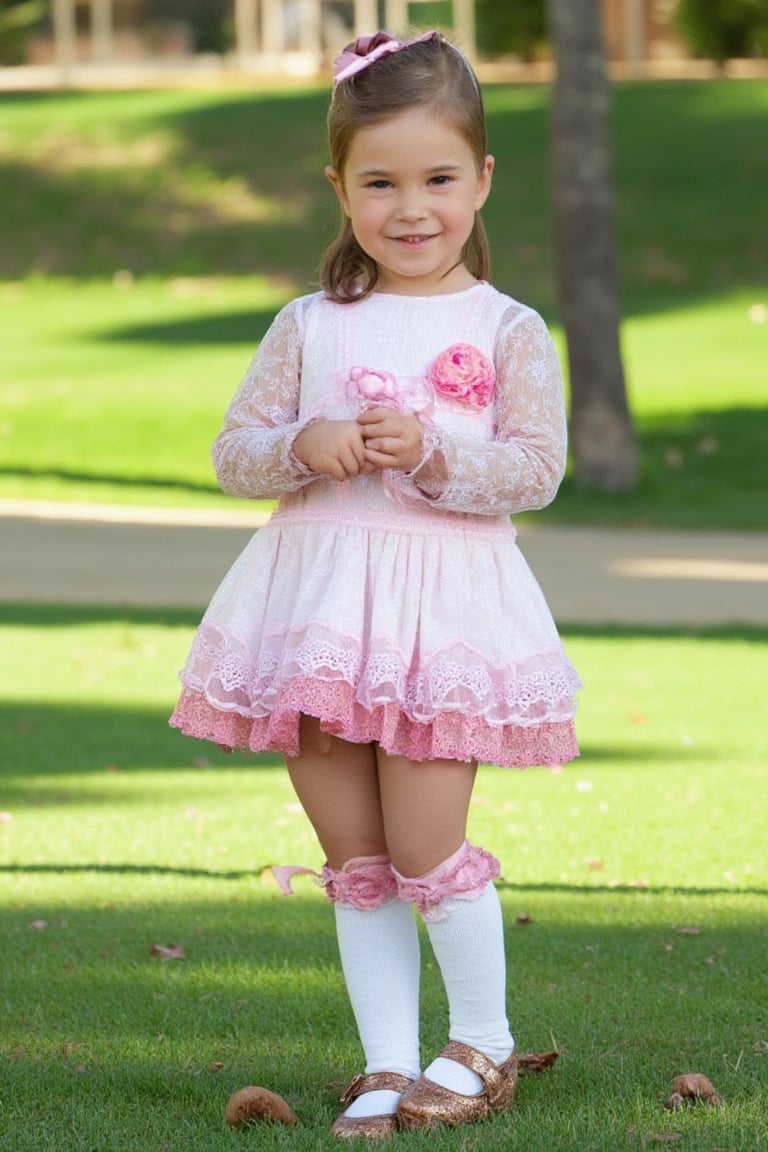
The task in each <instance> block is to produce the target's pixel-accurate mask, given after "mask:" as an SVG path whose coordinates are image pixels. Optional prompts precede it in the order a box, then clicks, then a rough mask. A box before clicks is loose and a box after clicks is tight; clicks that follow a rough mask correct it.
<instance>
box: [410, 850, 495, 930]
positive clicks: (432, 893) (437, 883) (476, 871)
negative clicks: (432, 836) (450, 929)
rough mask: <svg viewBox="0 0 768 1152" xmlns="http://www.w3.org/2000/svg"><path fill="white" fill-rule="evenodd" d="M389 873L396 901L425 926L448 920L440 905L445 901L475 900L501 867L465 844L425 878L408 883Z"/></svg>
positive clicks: (442, 906)
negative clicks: (406, 905)
mask: <svg viewBox="0 0 768 1152" xmlns="http://www.w3.org/2000/svg"><path fill="white" fill-rule="evenodd" d="M392 872H393V874H394V877H395V879H396V880H397V889H398V894H399V896H400V899H401V900H408V901H409V902H410V903H411V904H414V905H415V906H416V908H418V910H419V912H420V913H421V916H422V919H423V920H425V921H426V922H427V923H430V922H431V923H434V922H436V921H438V920H447V919H448V917H449V915H450V913H449V912H447V911H446V909H445V907H444V905H443V901H444V900H445V899H446V898H447V897H451V898H452V899H455V900H456V899H458V900H478V899H479V898H480V896H482V894H483V892H484V891H485V889H486V887H487V886H488V883H489V882H490V881H491V880H495V879H496V878H497V877H498V876H500V875H501V865H500V864H499V861H498V860H497V859H496V857H495V856H492V855H491V853H490V852H486V850H485V848H478V847H477V845H475V844H470V842H469V841H468V840H465V841H464V843H463V844H462V846H461V848H459V850H458V852H454V854H453V856H449V857H448V859H447V860H444V861H443V863H442V864H438V866H437V868H434V869H433V870H432V871H431V872H427V873H426V875H425V876H417V877H416V878H415V879H413V880H411V879H409V878H408V877H406V876H401V875H400V873H399V872H397V871H395V869H394V868H393V869H392Z"/></svg>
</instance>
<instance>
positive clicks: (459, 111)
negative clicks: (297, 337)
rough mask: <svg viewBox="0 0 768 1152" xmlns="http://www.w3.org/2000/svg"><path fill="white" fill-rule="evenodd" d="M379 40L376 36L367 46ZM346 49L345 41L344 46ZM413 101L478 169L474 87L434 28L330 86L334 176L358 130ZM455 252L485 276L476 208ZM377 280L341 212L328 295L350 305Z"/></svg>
mask: <svg viewBox="0 0 768 1152" xmlns="http://www.w3.org/2000/svg"><path fill="white" fill-rule="evenodd" d="M382 39H383V37H382ZM377 41H378V36H377V37H375V38H374V39H373V40H372V41H371V44H370V45H369V48H370V47H371V46H375V45H376V43H377ZM352 49H353V45H350V46H349V48H348V49H347V51H349V50H352ZM416 106H421V107H425V106H427V107H429V108H430V110H431V111H433V112H434V113H435V115H436V116H438V117H439V118H440V119H441V120H444V121H445V122H446V123H448V124H450V126H451V127H452V128H453V129H454V130H455V131H456V132H458V134H459V135H460V136H461V137H462V138H463V139H464V140H465V141H466V143H467V144H468V145H469V147H470V149H471V151H472V155H473V156H474V159H475V163H476V165H477V170H478V172H481V171H482V169H483V165H484V163H485V157H486V153H487V151H488V146H487V139H486V131H485V112H484V109H483V98H482V96H481V94H480V88H479V85H478V83H477V80H476V78H475V75H474V73H473V72H472V69H471V68H470V66H469V64H468V62H467V61H466V59H465V58H464V56H462V54H461V52H459V50H458V49H457V48H455V47H454V46H453V45H452V44H451V43H450V42H449V41H448V40H446V39H445V37H444V36H442V35H441V34H440V33H439V32H436V33H435V34H434V36H433V37H432V38H431V39H429V40H423V41H421V42H417V43H413V44H409V45H408V47H407V48H404V49H403V50H402V51H400V52H393V53H391V54H390V55H388V56H383V57H382V58H381V59H379V60H377V61H375V63H373V64H371V65H370V66H369V67H368V68H365V69H363V70H362V71H360V72H358V73H357V74H356V75H355V76H353V77H351V78H350V79H348V80H344V81H343V82H342V83H341V84H339V85H338V86H337V87H336V88H335V90H334V93H333V97H332V99H331V105H330V108H329V110H328V142H329V145H330V152H331V164H332V165H333V167H334V168H335V169H336V171H337V172H338V174H339V176H340V177H341V178H342V179H343V176H344V166H345V164H346V161H347V156H348V154H349V149H350V146H351V144H352V140H353V138H354V136H355V133H356V132H358V131H359V130H360V129H361V128H367V127H368V126H369V125H371V124H378V123H381V122H382V121H384V120H388V119H389V118H390V117H392V116H397V115H398V114H399V113H401V112H406V111H408V110H409V109H411V108H414V107H416ZM461 258H462V261H463V263H464V264H466V266H467V268H468V269H469V271H470V272H471V273H472V275H473V276H476V277H477V278H478V279H479V280H488V279H489V277H490V263H491V262H490V255H489V252H488V240H487V237H486V234H485V227H484V226H483V222H482V220H481V218H480V214H479V213H477V212H476V213H475V222H474V225H473V227H472V232H471V234H470V236H469V238H468V240H467V242H466V244H465V245H464V249H463V251H462V254H461ZM377 279H378V268H377V267H376V263H375V261H374V260H372V259H371V257H370V256H369V255H368V254H367V253H366V252H364V251H363V249H362V248H361V247H360V245H359V244H358V242H357V240H356V239H355V236H354V233H353V231H352V225H351V224H350V221H349V218H348V217H347V216H346V215H345V214H344V213H343V212H342V222H341V228H340V230H339V234H338V236H337V237H336V239H335V240H334V241H333V243H332V244H331V245H330V247H329V248H328V249H327V251H326V253H325V255H324V256H323V259H322V263H321V265H320V286H321V288H323V289H324V290H325V292H326V294H327V295H328V296H329V297H330V299H331V300H334V301H336V302H337V303H339V304H350V303H352V302H353V301H355V300H361V299H362V298H363V297H365V296H367V295H369V293H371V292H372V291H373V289H374V288H375V286H376V281H377Z"/></svg>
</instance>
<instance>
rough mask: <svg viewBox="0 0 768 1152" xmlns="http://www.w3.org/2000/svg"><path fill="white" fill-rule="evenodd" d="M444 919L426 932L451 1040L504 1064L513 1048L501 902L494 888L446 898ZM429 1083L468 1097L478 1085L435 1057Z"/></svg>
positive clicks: (472, 1077)
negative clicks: (445, 1004) (442, 987)
mask: <svg viewBox="0 0 768 1152" xmlns="http://www.w3.org/2000/svg"><path fill="white" fill-rule="evenodd" d="M440 908H441V910H442V911H443V912H446V913H447V916H446V918H445V919H442V920H433V921H431V922H428V923H427V932H428V934H429V939H430V943H431V944H432V949H433V951H434V953H435V957H436V959H437V962H438V964H439V966H440V972H441V974H442V977H443V982H444V984H445V990H446V994H447V996H448V1008H449V1014H450V1030H449V1033H448V1035H449V1038H450V1039H451V1040H460V1041H461V1042H462V1043H463V1044H469V1045H470V1046H471V1047H472V1048H477V1049H478V1050H479V1051H480V1052H482V1053H484V1055H486V1056H487V1057H488V1058H489V1059H490V1060H493V1062H494V1063H495V1064H503V1063H504V1061H505V1060H507V1059H508V1058H509V1056H510V1055H511V1052H512V1049H513V1048H514V1046H515V1042H514V1040H513V1039H512V1036H511V1034H510V1031H509V1023H508V1021H507V1011H506V959H505V955H504V930H503V924H502V917H501V904H500V902H499V896H498V893H497V891H496V889H495V888H494V886H493V884H492V883H490V882H489V883H488V885H487V887H486V888H485V890H484V892H483V894H482V895H481V896H480V897H479V898H478V899H476V900H460V899H457V898H454V897H447V898H446V899H444V900H443V901H442V903H441V905H440ZM425 1074H426V1075H427V1076H428V1077H429V1079H430V1080H432V1081H434V1082H436V1083H438V1084H442V1085H443V1087H445V1088H450V1089H451V1090H452V1091H454V1092H461V1093H462V1094H464V1095H467V1096H471V1095H473V1094H475V1093H477V1092H480V1091H481V1090H482V1087H483V1085H482V1082H481V1080H480V1078H479V1077H478V1076H476V1074H475V1073H474V1072H472V1071H470V1069H468V1068H464V1067H463V1066H462V1065H459V1064H457V1063H456V1062H455V1061H453V1060H446V1059H444V1058H443V1057H438V1059H437V1060H434V1061H433V1062H432V1064H430V1066H429V1068H427V1069H426V1073H425Z"/></svg>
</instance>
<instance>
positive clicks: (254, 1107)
mask: <svg viewBox="0 0 768 1152" xmlns="http://www.w3.org/2000/svg"><path fill="white" fill-rule="evenodd" d="M224 1119H225V1120H226V1122H227V1124H229V1126H230V1128H247V1127H248V1125H249V1124H257V1123H258V1122H259V1121H262V1120H268V1121H270V1122H271V1123H273V1124H286V1125H287V1126H288V1127H292V1126H293V1125H294V1124H298V1122H299V1118H298V1116H297V1115H296V1113H295V1112H294V1111H293V1109H292V1108H291V1106H290V1104H288V1103H286V1101H285V1100H283V1098H282V1096H278V1095H277V1094H276V1093H274V1092H270V1091H269V1089H267V1088H253V1087H249V1088H241V1089H240V1091H239V1092H235V1094H234V1096H231V1097H230V1099H229V1103H228V1104H227V1110H226V1112H225V1114H224Z"/></svg>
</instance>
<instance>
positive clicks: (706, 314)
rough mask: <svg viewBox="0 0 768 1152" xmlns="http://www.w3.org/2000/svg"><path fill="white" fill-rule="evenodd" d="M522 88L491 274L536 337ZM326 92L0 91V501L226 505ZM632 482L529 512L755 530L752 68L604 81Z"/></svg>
mask: <svg viewBox="0 0 768 1152" xmlns="http://www.w3.org/2000/svg"><path fill="white" fill-rule="evenodd" d="M548 100H549V94H548V91H547V89H546V88H544V87H497V88H494V87H491V88H489V89H488V91H487V108H488V123H489V132H490V139H491V147H492V150H493V152H494V153H495V155H496V158H497V168H496V176H495V183H494V190H493V194H492V196H491V199H490V201H489V203H488V206H487V209H486V219H487V224H488V229H489V233H490V236H491V243H492V250H493V254H494V266H495V272H494V280H495V283H496V284H497V285H498V287H499V288H500V289H502V290H503V291H506V292H509V293H511V294H512V295H515V296H518V297H520V298H521V299H524V300H526V301H527V302H529V303H531V304H533V305H534V306H535V307H537V308H539V309H540V310H541V311H542V312H543V313H544V315H545V316H546V317H547V319H548V320H549V321H550V323H551V324H552V325H553V328H554V330H555V334H556V337H557V339H558V340H559V342H560V347H561V350H563V351H564V348H563V343H562V334H561V333H560V332H559V330H558V327H557V308H556V304H555V299H554V288H553V275H552V251H551V236H550V232H551V227H550V213H549V197H548V190H547V154H548V141H547V113H548ZM326 102H327V93H326V92H325V91H317V90H314V89H299V90H296V91H291V92H283V93H279V94H278V93H269V92H258V91H255V92H210V91H206V92H124V93H110V94H68V95H34V96H31V95H30V96H4V97H0V213H2V219H3V221H4V236H5V239H4V244H3V246H2V248H0V309H2V316H3V321H4V323H3V341H2V345H0V403H1V405H2V415H1V416H0V497H3V496H5V497H16V498H22V499H54V500H96V501H107V502H129V503H136V502H138V503H161V504H185V505H188V506H189V505H209V506H210V505H215V506H219V507H225V506H227V503H228V502H227V501H226V499H225V498H224V497H222V496H221V495H220V494H218V493H217V491H216V485H215V480H214V477H213V475H212V471H211V468H210V464H209V461H208V449H209V445H210V442H211V440H212V439H213V436H214V435H215V433H216V431H217V430H218V427H219V424H220V420H221V416H222V412H223V409H224V407H225V406H226V403H227V401H228V399H229V397H230V395H231V393H232V392H233V390H234V388H235V386H236V384H237V382H238V381H239V379H240V376H241V375H242V373H243V371H244V369H245V367H246V365H247V363H248V360H249V358H250V355H251V353H252V351H253V349H254V347H255V345H256V344H257V342H258V340H259V339H260V337H261V335H262V334H263V332H264V330H265V328H266V326H267V325H268V323H269V321H270V319H271V317H272V316H273V315H274V312H275V311H276V309H277V308H278V307H280V306H281V305H282V304H283V303H284V302H285V301H286V300H287V299H289V298H290V297H291V296H292V295H294V294H296V293H297V292H303V291H307V290H311V289H312V288H313V285H314V281H315V268H316V263H317V260H318V257H319V254H320V251H321V249H322V248H323V246H324V244H325V243H326V241H327V240H328V239H329V238H330V236H331V235H332V234H333V232H334V230H335V223H336V209H335V204H334V202H333V198H332V194H331V191H330V188H329V187H328V185H327V183H326V181H325V179H324V177H323V175H322V169H323V166H324V164H325V162H326V153H325V143H324V137H323V131H324V130H323V119H324V112H325V107H326ZM614 113H615V114H614V135H615V147H616V168H617V181H618V188H619V207H620V219H619V241H620V252H621V269H622V299H623V309H624V314H625V317H626V319H625V325H624V332H623V344H624V351H625V361H626V369H627V377H628V386H629V392H630V398H631V404H632V408H633V411H634V414H635V419H636V422H637V427H638V431H639V434H640V437H641V448H642V458H641V466H642V480H641V486H640V488H639V490H638V492H637V493H635V494H633V495H631V496H625V497H613V498H610V497H605V496H601V497H595V496H590V495H585V494H584V493H580V492H578V491H576V490H575V489H574V487H573V486H572V485H571V483H570V481H568V480H567V481H566V483H565V485H564V486H563V489H562V492H561V495H560V497H559V498H558V501H557V502H556V504H555V506H554V507H553V508H552V509H551V510H549V511H547V512H545V513H544V514H543V517H544V519H549V520H561V521H567V522H572V523H578V522H597V523H630V524H654V525H664V526H670V527H695V528H707V527H727V528H743V529H764V528H765V510H764V498H763V487H764V445H765V443H766V442H768V404H767V403H766V402H767V401H768V377H767V376H766V371H765V365H766V354H767V352H768V320H766V306H768V295H766V291H767V288H766V279H765V269H766V266H768V234H767V233H766V230H765V225H764V213H763V207H762V205H763V199H764V189H765V187H766V184H767V183H768V128H766V125H767V124H768V84H767V83H765V82H760V81H755V82H738V83H736V82H712V83H688V84H682V83H679V84H654V85H649V84H648V85H643V84H624V85H619V86H617V87H616V88H615V109H614Z"/></svg>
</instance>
